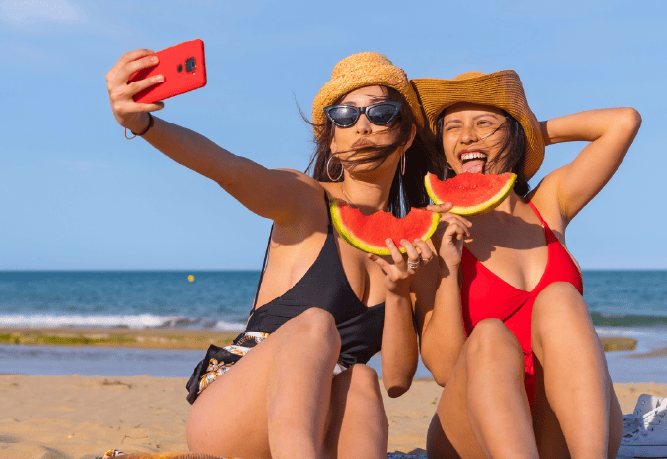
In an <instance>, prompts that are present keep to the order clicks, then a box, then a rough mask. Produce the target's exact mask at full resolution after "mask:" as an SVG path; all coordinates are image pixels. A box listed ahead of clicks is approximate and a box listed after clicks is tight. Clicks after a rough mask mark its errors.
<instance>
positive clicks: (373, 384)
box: [346, 363, 382, 399]
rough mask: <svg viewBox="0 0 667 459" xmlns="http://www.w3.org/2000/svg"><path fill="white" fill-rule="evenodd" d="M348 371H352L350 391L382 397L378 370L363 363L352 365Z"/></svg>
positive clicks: (375, 397) (365, 395) (367, 395)
mask: <svg viewBox="0 0 667 459" xmlns="http://www.w3.org/2000/svg"><path fill="white" fill-rule="evenodd" d="M346 371H349V372H350V391H351V392H354V393H357V394H360V395H362V396H364V397H370V398H374V399H382V394H381V393H380V383H379V379H378V374H377V372H376V371H375V370H374V369H372V368H371V367H369V366H368V365H364V364H362V363H357V364H355V365H352V366H351V367H350V368H349V369H347V370H346Z"/></svg>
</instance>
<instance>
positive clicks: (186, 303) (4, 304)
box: [0, 271, 667, 382]
mask: <svg viewBox="0 0 667 459" xmlns="http://www.w3.org/2000/svg"><path fill="white" fill-rule="evenodd" d="M188 276H193V277H194V280H193V281H192V282H190V281H189V279H188ZM583 277H584V297H585V299H586V302H587V304H588V306H589V309H590V311H591V317H592V319H593V322H594V324H595V326H596V329H597V330H598V332H599V333H600V334H601V335H614V336H629V337H634V338H636V339H637V340H638V350H637V351H636V352H635V353H613V354H608V360H609V366H610V371H612V376H613V377H614V380H615V381H618V380H619V379H623V377H626V376H627V378H629V381H628V382H630V381H632V382H639V381H640V380H649V381H650V380H658V379H661V378H663V377H664V379H665V380H664V382H667V358H666V359H662V358H660V359H655V358H654V359H637V358H633V355H632V354H637V353H641V352H645V351H651V350H654V349H657V348H662V347H667V271H584V272H583ZM258 279H259V271H210V272H209V271H206V272H204V271H188V272H180V271H156V272H147V271H137V272H93V271H85V272H74V271H52V272H38V271H23V272H21V271H4V272H0V328H10V327H17V328H18V327H21V328H25V327H34V328H37V327H40V328H42V327H59V328H61V327H86V328H104V327H128V328H134V329H141V328H153V327H156V328H170V329H210V330H221V331H236V330H238V331H240V330H243V327H244V323H245V321H246V319H247V315H248V313H249V311H250V309H251V307H252V300H253V297H254V295H255V290H256V288H257V281H258ZM161 353H162V354H164V356H165V357H164V358H165V359H166V360H168V361H169V365H162V364H159V363H157V361H156V356H158V355H161ZM199 354H200V352H196V351H155V350H153V351H146V350H141V349H113V350H110V349H109V348H105V349H94V348H65V347H46V346H45V347H38V346H35V347H26V346H11V345H5V346H0V373H25V374H75V373H78V374H105V375H116V376H121V375H130V374H151V375H153V376H189V373H190V371H191V369H192V367H194V365H195V364H196V363H197V361H198V360H199V359H200V358H201V356H200V355H199ZM158 360H161V359H158ZM377 360H378V361H379V359H377ZM662 360H665V362H662ZM37 362H39V365H37V366H36V365H35V364H36V363H37ZM371 363H373V361H372V362H371ZM376 365H377V362H376ZM633 365H634V366H633ZM642 366H643V367H642ZM640 367H641V368H644V369H643V370H642V369H641V368H640ZM615 368H617V370H615ZM628 368H630V369H632V368H634V369H635V370H634V373H633V371H629V370H628ZM661 369H664V370H661ZM658 370H660V371H658ZM420 371H422V374H421V376H428V374H427V372H426V373H425V374H424V371H426V370H425V369H423V368H422V369H421V370H420ZM638 371H643V372H644V373H645V376H641V378H640V377H638V373H637V372H638ZM661 371H664V376H663V375H662V373H661ZM614 372H618V375H617V376H614V374H613V373H614ZM656 372H657V373H656ZM418 375H419V373H418ZM624 375H626V376H624ZM633 378H634V379H633ZM647 378H648V379H647ZM651 378H653V379H651Z"/></svg>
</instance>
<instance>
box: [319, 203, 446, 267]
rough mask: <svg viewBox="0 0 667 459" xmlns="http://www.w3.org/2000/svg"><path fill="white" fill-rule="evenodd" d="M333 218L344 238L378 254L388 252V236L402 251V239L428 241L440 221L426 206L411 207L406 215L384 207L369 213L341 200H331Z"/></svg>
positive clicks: (387, 253) (438, 215) (351, 243)
mask: <svg viewBox="0 0 667 459" xmlns="http://www.w3.org/2000/svg"><path fill="white" fill-rule="evenodd" d="M331 218H332V220H333V223H334V226H335V227H336V230H338V234H340V236H341V238H342V239H343V240H344V241H345V242H347V243H348V244H350V245H353V246H355V247H358V248H360V249H361V250H364V251H366V252H371V253H375V254H377V255H389V249H388V248H387V243H386V240H387V239H389V238H391V240H392V241H393V242H394V245H395V246H396V247H397V248H398V249H399V250H400V251H401V252H405V249H404V248H403V247H401V240H403V239H406V240H408V241H410V242H411V243H413V242H414V241H415V239H421V240H423V241H427V240H428V239H429V238H430V237H431V236H432V235H433V233H434V232H435V230H436V229H437V228H438V223H439V222H440V214H437V213H435V212H431V211H428V210H424V209H412V210H411V211H410V212H409V213H408V215H406V216H405V217H403V218H396V217H394V216H393V215H392V214H391V213H390V212H382V211H380V212H375V213H374V214H372V215H368V216H367V215H364V214H362V213H361V212H360V211H359V209H355V208H353V207H350V206H349V205H348V204H347V203H345V202H342V201H333V203H332V204H331Z"/></svg>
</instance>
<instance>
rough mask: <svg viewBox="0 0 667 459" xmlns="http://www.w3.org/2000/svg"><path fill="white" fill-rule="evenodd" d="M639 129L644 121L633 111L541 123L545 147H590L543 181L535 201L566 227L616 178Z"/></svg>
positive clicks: (590, 113)
mask: <svg viewBox="0 0 667 459" xmlns="http://www.w3.org/2000/svg"><path fill="white" fill-rule="evenodd" d="M640 125H641V117H640V116H639V113H637V111H636V110H635V109H633V108H608V109H602V110H591V111H586V112H581V113H575V114H574V115H568V116H563V117H560V118H555V119H552V120H549V121H545V122H542V123H541V127H542V135H543V137H544V141H545V145H552V144H556V143H561V142H572V141H585V142H590V143H589V144H588V145H587V146H586V147H585V148H584V149H583V150H582V151H581V153H579V155H577V157H576V158H575V159H574V161H572V162H571V163H569V164H567V165H565V166H563V167H561V168H559V169H557V170H555V171H553V172H551V173H550V174H548V175H547V176H546V177H545V178H544V180H543V181H542V183H540V185H539V186H538V187H537V188H536V190H535V192H534V199H533V201H534V202H535V203H536V204H537V202H540V203H541V204H542V205H543V206H544V208H545V209H546V210H547V211H554V212H559V213H560V215H561V218H562V220H563V226H564V227H565V226H567V224H568V223H569V222H570V221H571V220H572V219H573V218H574V217H575V216H576V215H577V213H579V211H580V210H581V209H583V208H584V206H585V205H586V204H588V203H589V202H590V200H591V199H593V198H594V197H595V196H596V195H597V194H598V193H599V192H600V190H602V188H603V187H604V186H605V185H606V184H607V182H608V181H609V180H610V179H611V177H612V176H613V175H614V173H615V172H616V170H617V169H618V167H619V166H620V165H621V162H622V161H623V158H624V157H625V154H626V153H627V151H628V148H630V144H631V143H632V141H633V139H634V138H635V135H636V134H637V131H638V130H639V126H640Z"/></svg>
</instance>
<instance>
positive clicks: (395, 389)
mask: <svg viewBox="0 0 667 459" xmlns="http://www.w3.org/2000/svg"><path fill="white" fill-rule="evenodd" d="M383 381H384V380H383ZM411 385H412V379H406V380H404V381H394V382H393V383H391V384H388V383H387V382H385V385H384V388H385V389H386V390H387V395H388V396H389V398H397V397H400V396H401V395H403V394H405V393H406V392H407V391H408V390H409V389H410V386H411Z"/></svg>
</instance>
